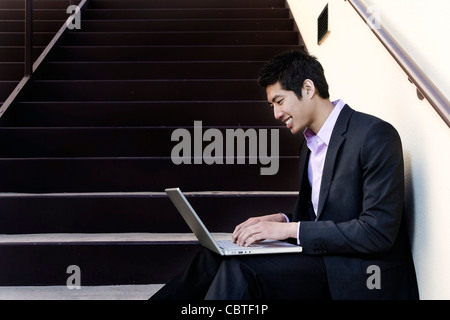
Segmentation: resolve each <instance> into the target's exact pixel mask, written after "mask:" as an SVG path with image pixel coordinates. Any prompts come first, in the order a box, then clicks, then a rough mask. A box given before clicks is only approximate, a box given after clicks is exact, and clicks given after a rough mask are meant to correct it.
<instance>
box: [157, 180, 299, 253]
mask: <svg viewBox="0 0 450 320" xmlns="http://www.w3.org/2000/svg"><path fill="white" fill-rule="evenodd" d="M165 191H166V193H167V195H168V196H169V198H170V200H172V202H173V204H174V205H175V207H176V208H177V209H178V211H179V212H180V214H181V216H182V217H183V218H184V220H185V221H186V223H187V224H188V226H189V227H190V228H191V230H192V232H193V233H194V234H195V236H196V237H197V239H198V241H199V242H200V244H201V245H202V246H204V247H206V248H208V249H210V250H212V251H214V252H216V253H218V254H220V255H222V256H233V255H242V254H269V253H272V254H273V253H295V252H297V253H298V252H301V251H302V247H301V246H297V245H294V244H291V243H288V242H284V241H277V240H264V241H262V242H259V243H257V244H252V245H250V246H248V247H241V246H238V245H237V244H235V243H233V242H232V241H231V239H230V240H220V241H218V240H215V239H214V238H213V236H212V235H211V233H210V232H209V231H208V229H207V228H206V227H205V225H204V224H203V222H202V221H201V220H200V218H199V216H198V215H197V213H196V212H195V210H194V209H193V208H192V206H191V205H190V203H189V202H188V200H187V199H186V197H185V196H184V194H183V192H181V190H180V188H169V189H166V190H165Z"/></svg>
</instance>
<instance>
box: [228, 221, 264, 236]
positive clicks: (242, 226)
mask: <svg viewBox="0 0 450 320" xmlns="http://www.w3.org/2000/svg"><path fill="white" fill-rule="evenodd" d="M256 223H258V220H257V219H255V218H249V219H247V220H246V221H244V222H242V223H241V224H239V225H237V226H236V227H235V228H234V231H233V234H232V236H231V239H232V241H233V242H236V241H237V239H239V237H240V236H241V234H242V232H243V231H244V230H245V229H246V228H248V227H250V226H252V225H254V224H256Z"/></svg>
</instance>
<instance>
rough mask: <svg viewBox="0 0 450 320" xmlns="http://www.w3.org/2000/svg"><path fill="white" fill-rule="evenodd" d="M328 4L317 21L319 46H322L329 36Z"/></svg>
mask: <svg viewBox="0 0 450 320" xmlns="http://www.w3.org/2000/svg"><path fill="white" fill-rule="evenodd" d="M328 32H329V30H328V4H327V5H326V6H325V8H324V9H323V11H322V13H321V14H320V16H319V18H318V19H317V44H321V42H322V41H323V40H324V38H325V36H326V35H327V34H328Z"/></svg>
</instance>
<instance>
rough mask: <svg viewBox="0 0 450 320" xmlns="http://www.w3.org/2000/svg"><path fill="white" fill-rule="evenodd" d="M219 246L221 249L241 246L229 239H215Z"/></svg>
mask: <svg viewBox="0 0 450 320" xmlns="http://www.w3.org/2000/svg"><path fill="white" fill-rule="evenodd" d="M217 243H218V244H219V246H220V247H221V248H223V249H242V248H243V247H241V246H239V245H237V244H236V243H233V242H232V241H231V240H219V241H217Z"/></svg>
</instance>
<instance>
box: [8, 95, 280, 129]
mask: <svg viewBox="0 0 450 320" xmlns="http://www.w3.org/2000/svg"><path fill="white" fill-rule="evenodd" d="M68 114H70V117H68V116H67V115H68ZM136 115H139V116H136ZM155 115H157V116H155ZM167 119H170V125H173V126H182V127H186V126H192V124H193V123H194V121H196V120H201V121H203V124H204V125H209V126H250V127H257V126H279V125H280V122H279V120H275V118H274V115H273V111H272V110H271V109H270V108H269V107H268V105H267V102H265V101H255V102H252V101H238V102H233V101H212V102H205V101H194V102H164V101H155V102H133V103H130V102H108V101H107V102H98V103H92V102H79V103H76V102H53V103H48V102H33V103H31V102H28V103H27V102H22V103H17V104H16V105H15V106H14V109H12V108H11V109H8V111H7V112H6V113H5V115H4V116H3V117H2V118H1V120H2V121H4V124H5V125H14V126H22V127H45V126H49V127H72V126H91V127H92V126H100V127H102V126H163V125H165V123H166V122H165V121H166V120H167Z"/></svg>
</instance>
